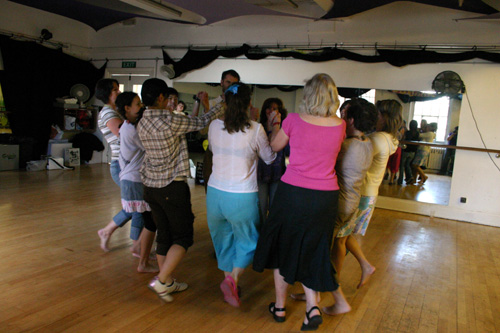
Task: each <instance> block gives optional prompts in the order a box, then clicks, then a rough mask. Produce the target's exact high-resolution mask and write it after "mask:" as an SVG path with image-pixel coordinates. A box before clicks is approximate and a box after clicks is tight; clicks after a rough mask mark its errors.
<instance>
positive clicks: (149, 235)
mask: <svg viewBox="0 0 500 333" xmlns="http://www.w3.org/2000/svg"><path fill="white" fill-rule="evenodd" d="M154 238H155V233H154V232H152V231H149V230H148V229H146V228H143V229H142V232H141V237H140V240H141V257H140V259H139V266H137V271H138V272H140V273H155V272H158V267H156V266H155V265H151V264H150V263H149V254H150V253H151V247H152V246H153V241H154Z"/></svg>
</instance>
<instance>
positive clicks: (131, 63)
mask: <svg viewBox="0 0 500 333" xmlns="http://www.w3.org/2000/svg"><path fill="white" fill-rule="evenodd" d="M135 65H136V62H135V61H122V68H135Z"/></svg>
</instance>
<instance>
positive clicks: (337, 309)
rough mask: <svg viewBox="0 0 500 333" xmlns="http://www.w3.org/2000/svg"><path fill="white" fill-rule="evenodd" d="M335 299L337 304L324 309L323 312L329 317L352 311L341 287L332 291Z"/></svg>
mask: <svg viewBox="0 0 500 333" xmlns="http://www.w3.org/2000/svg"><path fill="white" fill-rule="evenodd" d="M332 295H333V299H334V300H335V303H334V304H333V305H331V306H325V307H324V308H323V312H324V313H326V314H327V315H330V316H334V315H338V314H342V313H347V312H349V311H351V306H350V305H349V303H347V300H346V299H345V296H344V293H343V292H342V288H340V286H339V287H338V288H337V290H335V291H332Z"/></svg>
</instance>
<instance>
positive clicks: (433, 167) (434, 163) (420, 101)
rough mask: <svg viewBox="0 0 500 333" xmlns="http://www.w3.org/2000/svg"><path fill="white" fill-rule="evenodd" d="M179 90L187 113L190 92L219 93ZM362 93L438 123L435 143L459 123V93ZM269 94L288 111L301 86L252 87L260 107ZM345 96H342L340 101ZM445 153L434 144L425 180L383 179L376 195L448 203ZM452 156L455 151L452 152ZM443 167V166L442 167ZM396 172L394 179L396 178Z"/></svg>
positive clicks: (194, 87) (196, 86)
mask: <svg viewBox="0 0 500 333" xmlns="http://www.w3.org/2000/svg"><path fill="white" fill-rule="evenodd" d="M173 87H174V88H176V89H177V90H178V92H179V100H182V101H184V102H185V103H186V105H187V112H188V113H190V112H191V110H192V107H193V102H194V100H193V95H194V94H196V93H197V92H198V91H207V92H208V94H209V96H210V98H215V97H216V96H218V95H220V94H221V87H220V85H218V84H213V85H211V84H206V83H185V82H176V83H174V84H173ZM362 92H363V93H364V94H363V95H362V96H361V97H363V98H365V99H367V100H369V101H370V102H375V101H377V100H383V99H395V100H398V101H399V102H401V104H402V106H403V119H404V120H406V122H407V123H409V121H410V120H412V119H414V120H417V122H418V123H419V127H420V123H421V120H422V119H425V120H426V121H427V122H428V123H432V122H435V123H437V124H438V127H437V131H436V141H435V143H442V144H443V145H446V144H447V138H448V134H449V133H450V132H452V131H453V130H454V129H455V127H457V126H458V122H459V117H460V107H461V95H457V96H454V97H453V98H450V97H441V98H434V97H435V94H434V92H419V91H398V90H381V89H363V91H362ZM269 97H278V98H280V99H281V100H282V101H283V103H284V105H285V107H286V109H287V110H288V112H297V111H298V106H299V104H300V101H301V98H302V88H301V87H290V86H262V85H255V86H254V87H253V95H252V105H253V106H255V107H257V108H259V110H260V108H261V107H262V104H263V102H264V100H265V99H267V98H269ZM344 100H345V98H343V97H341V103H342V102H343V101H344ZM445 155H446V148H442V147H433V148H431V153H430V155H429V158H428V161H427V163H426V164H425V170H424V172H425V173H426V175H427V176H428V177H429V178H428V179H427V180H426V182H425V183H424V184H418V183H416V184H414V185H410V184H406V182H405V181H404V179H403V183H402V185H398V184H397V181H394V184H391V185H390V184H389V183H390V179H389V177H388V179H385V180H384V181H383V182H382V185H381V186H380V192H379V195H381V196H387V197H393V198H400V199H405V200H415V201H418V202H425V203H433V204H439V205H448V202H449V195H450V188H451V178H452V165H453V164H452V161H449V164H448V165H449V167H448V168H447V169H446V170H445V172H444V174H443V175H440V174H439V173H440V172H441V171H442V169H441V166H442V163H443V160H444V158H445ZM453 156H454V155H453ZM443 170H444V169H443ZM397 177H398V175H396V177H395V179H397Z"/></svg>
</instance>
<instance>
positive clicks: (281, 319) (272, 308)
mask: <svg viewBox="0 0 500 333" xmlns="http://www.w3.org/2000/svg"><path fill="white" fill-rule="evenodd" d="M283 311H286V308H277V307H276V303H275V302H272V303H271V304H269V312H271V313H272V315H273V318H274V321H276V322H278V323H282V322H284V321H285V320H286V316H283V317H280V316H277V315H276V312H283Z"/></svg>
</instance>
